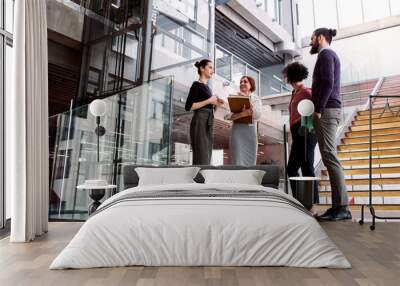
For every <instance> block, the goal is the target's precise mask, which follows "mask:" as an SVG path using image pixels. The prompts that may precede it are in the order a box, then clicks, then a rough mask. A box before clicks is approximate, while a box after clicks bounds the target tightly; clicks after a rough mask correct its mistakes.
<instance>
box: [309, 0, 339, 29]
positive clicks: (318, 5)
mask: <svg viewBox="0 0 400 286" xmlns="http://www.w3.org/2000/svg"><path fill="white" fill-rule="evenodd" d="M314 5H315V11H316V13H315V26H316V28H320V27H327V28H335V29H336V28H337V27H338V21H337V19H338V18H337V17H338V15H337V9H336V0H324V1H314Z"/></svg>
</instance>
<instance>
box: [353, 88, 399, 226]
mask: <svg viewBox="0 0 400 286" xmlns="http://www.w3.org/2000/svg"><path fill="white" fill-rule="evenodd" d="M375 98H386V99H387V100H389V99H391V98H400V95H376V94H371V95H370V96H369V136H368V137H369V178H368V179H369V201H368V204H363V205H361V219H360V221H359V223H360V224H361V225H363V224H364V210H365V208H366V207H367V208H369V211H370V213H371V215H372V224H371V225H370V227H369V228H370V229H371V230H375V221H376V219H383V220H395V219H400V217H398V216H391V217H388V216H378V215H377V214H376V212H375V207H374V205H373V202H372V179H373V178H372V160H373V158H372V156H373V152H372V108H373V100H374V99H375ZM399 109H400V108H399Z"/></svg>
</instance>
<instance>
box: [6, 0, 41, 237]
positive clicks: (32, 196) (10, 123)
mask: <svg viewBox="0 0 400 286" xmlns="http://www.w3.org/2000/svg"><path fill="white" fill-rule="evenodd" d="M14 11H15V18H14V49H13V50H14V62H15V65H14V72H13V86H14V88H13V90H14V92H13V93H12V94H11V95H6V107H7V110H6V166H7V173H6V187H8V188H11V194H12V195H11V237H10V241H12V242H28V241H31V240H33V239H35V237H36V236H40V235H42V234H43V233H45V232H47V227H48V189H49V187H48V186H49V184H48V180H49V176H48V159H49V158H48V73H47V62H48V58H47V22H46V0H17V1H15V10H14Z"/></svg>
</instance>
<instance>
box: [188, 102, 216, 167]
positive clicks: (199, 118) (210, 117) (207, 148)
mask: <svg viewBox="0 0 400 286" xmlns="http://www.w3.org/2000/svg"><path fill="white" fill-rule="evenodd" d="M213 122H214V113H213V110H212V109H208V108H201V109H198V110H195V111H194V115H193V118H192V122H191V123H190V140H191V144H192V150H193V165H210V161H211V154H212V148H213Z"/></svg>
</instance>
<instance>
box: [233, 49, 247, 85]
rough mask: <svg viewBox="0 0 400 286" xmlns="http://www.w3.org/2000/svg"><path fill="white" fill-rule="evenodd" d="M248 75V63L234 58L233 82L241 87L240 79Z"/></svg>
mask: <svg viewBox="0 0 400 286" xmlns="http://www.w3.org/2000/svg"><path fill="white" fill-rule="evenodd" d="M244 75H246V63H245V62H243V61H241V60H240V59H238V58H237V57H235V56H233V60H232V82H233V83H234V84H235V85H236V86H239V85H240V79H241V77H242V76H244Z"/></svg>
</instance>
